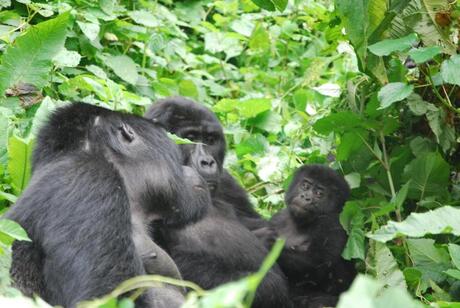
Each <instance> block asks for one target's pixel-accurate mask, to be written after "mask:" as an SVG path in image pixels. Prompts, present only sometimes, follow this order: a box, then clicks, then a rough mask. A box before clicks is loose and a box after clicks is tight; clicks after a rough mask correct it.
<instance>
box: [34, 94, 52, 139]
mask: <svg viewBox="0 0 460 308" xmlns="http://www.w3.org/2000/svg"><path fill="white" fill-rule="evenodd" d="M56 107H57V106H56V104H55V103H54V102H53V100H52V99H51V98H50V97H49V96H47V97H45V99H44V100H43V101H42V102H41V103H40V107H38V110H37V112H36V113H35V116H34V118H33V121H32V128H31V129H30V134H31V136H36V135H37V134H38V131H39V130H40V128H41V127H42V126H43V124H44V123H46V121H47V120H48V116H49V115H50V114H51V112H52V111H53V110H55V109H56Z"/></svg>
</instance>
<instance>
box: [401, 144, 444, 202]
mask: <svg viewBox="0 0 460 308" xmlns="http://www.w3.org/2000/svg"><path fill="white" fill-rule="evenodd" d="M449 176H450V167H449V164H448V163H447V162H446V161H445V160H444V159H443V158H442V157H441V155H440V154H439V153H437V152H434V153H428V154H426V155H423V156H419V157H417V158H415V159H414V160H413V161H411V162H410V164H409V165H407V166H406V168H405V169H404V175H403V178H404V180H406V181H409V180H410V181H411V185H410V190H409V196H410V197H412V198H418V199H419V200H422V199H423V198H424V197H427V196H437V197H441V196H443V195H445V194H446V193H447V186H448V185H449Z"/></svg>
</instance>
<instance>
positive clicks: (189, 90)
mask: <svg viewBox="0 0 460 308" xmlns="http://www.w3.org/2000/svg"><path fill="white" fill-rule="evenodd" d="M179 94H180V95H182V96H187V97H191V98H195V99H198V97H199V93H198V88H197V87H196V85H195V83H194V82H193V81H191V80H181V81H180V82H179Z"/></svg>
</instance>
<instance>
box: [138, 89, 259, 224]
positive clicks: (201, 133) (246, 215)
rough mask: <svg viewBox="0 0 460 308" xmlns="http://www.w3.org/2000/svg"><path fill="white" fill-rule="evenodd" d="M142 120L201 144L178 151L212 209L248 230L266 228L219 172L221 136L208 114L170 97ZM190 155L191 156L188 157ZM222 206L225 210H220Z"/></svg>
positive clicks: (233, 183) (231, 180) (222, 148)
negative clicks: (208, 193) (202, 182)
mask: <svg viewBox="0 0 460 308" xmlns="http://www.w3.org/2000/svg"><path fill="white" fill-rule="evenodd" d="M145 117H146V118H148V119H151V120H153V121H154V122H155V123H158V124H159V125H161V126H163V127H164V128H165V129H166V130H167V131H169V132H171V133H174V134H176V135H177V136H179V137H183V138H188V139H190V140H192V141H194V142H199V143H202V144H203V145H194V144H185V145H181V146H180V147H181V151H182V154H183V159H184V163H185V164H188V165H192V166H193V167H194V168H195V169H196V170H198V172H199V173H200V175H201V176H202V177H203V178H204V179H205V180H206V181H207V183H208V186H209V188H210V189H211V196H212V201H213V203H214V204H215V205H216V203H220V206H219V207H220V208H222V209H223V210H224V212H226V213H227V214H228V215H230V216H234V215H236V216H237V218H238V220H239V222H240V223H242V224H243V225H244V226H245V227H246V228H248V229H249V230H256V229H259V228H263V227H265V226H267V222H266V221H265V220H264V219H262V218H261V217H260V216H259V214H257V212H256V211H255V210H254V208H253V207H252V205H251V203H250V202H249V199H248V197H247V194H246V192H245V190H244V189H243V188H242V187H241V186H240V185H238V183H237V182H236V181H235V179H234V178H233V177H232V176H231V175H230V174H229V173H228V172H227V171H226V170H225V169H223V163H224V157H225V149H226V145H225V138H224V133H223V129H222V125H221V124H220V123H219V120H218V119H217V117H216V116H215V115H214V114H213V113H212V112H211V111H210V110H208V109H207V108H206V107H204V106H202V105H200V104H197V103H195V102H193V101H191V100H188V99H185V98H183V97H171V98H166V99H163V100H160V101H158V102H157V103H156V104H155V105H153V106H152V107H151V108H150V109H149V110H148V111H147V112H146V114H145ZM197 147H198V149H197ZM192 153H195V154H194V155H193V156H192V155H191V154H192ZM224 206H225V207H227V208H226V209H224Z"/></svg>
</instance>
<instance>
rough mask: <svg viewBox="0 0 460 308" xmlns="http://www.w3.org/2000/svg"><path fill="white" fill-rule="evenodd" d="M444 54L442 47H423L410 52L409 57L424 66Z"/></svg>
mask: <svg viewBox="0 0 460 308" xmlns="http://www.w3.org/2000/svg"><path fill="white" fill-rule="evenodd" d="M441 52H442V49H441V47H439V46H430V47H422V48H417V49H412V50H410V51H409V53H408V55H409V57H411V58H412V60H414V61H415V63H417V64H422V63H425V62H427V61H430V60H431V59H433V58H434V57H436V56H437V55H439V54H440V53H441Z"/></svg>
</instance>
